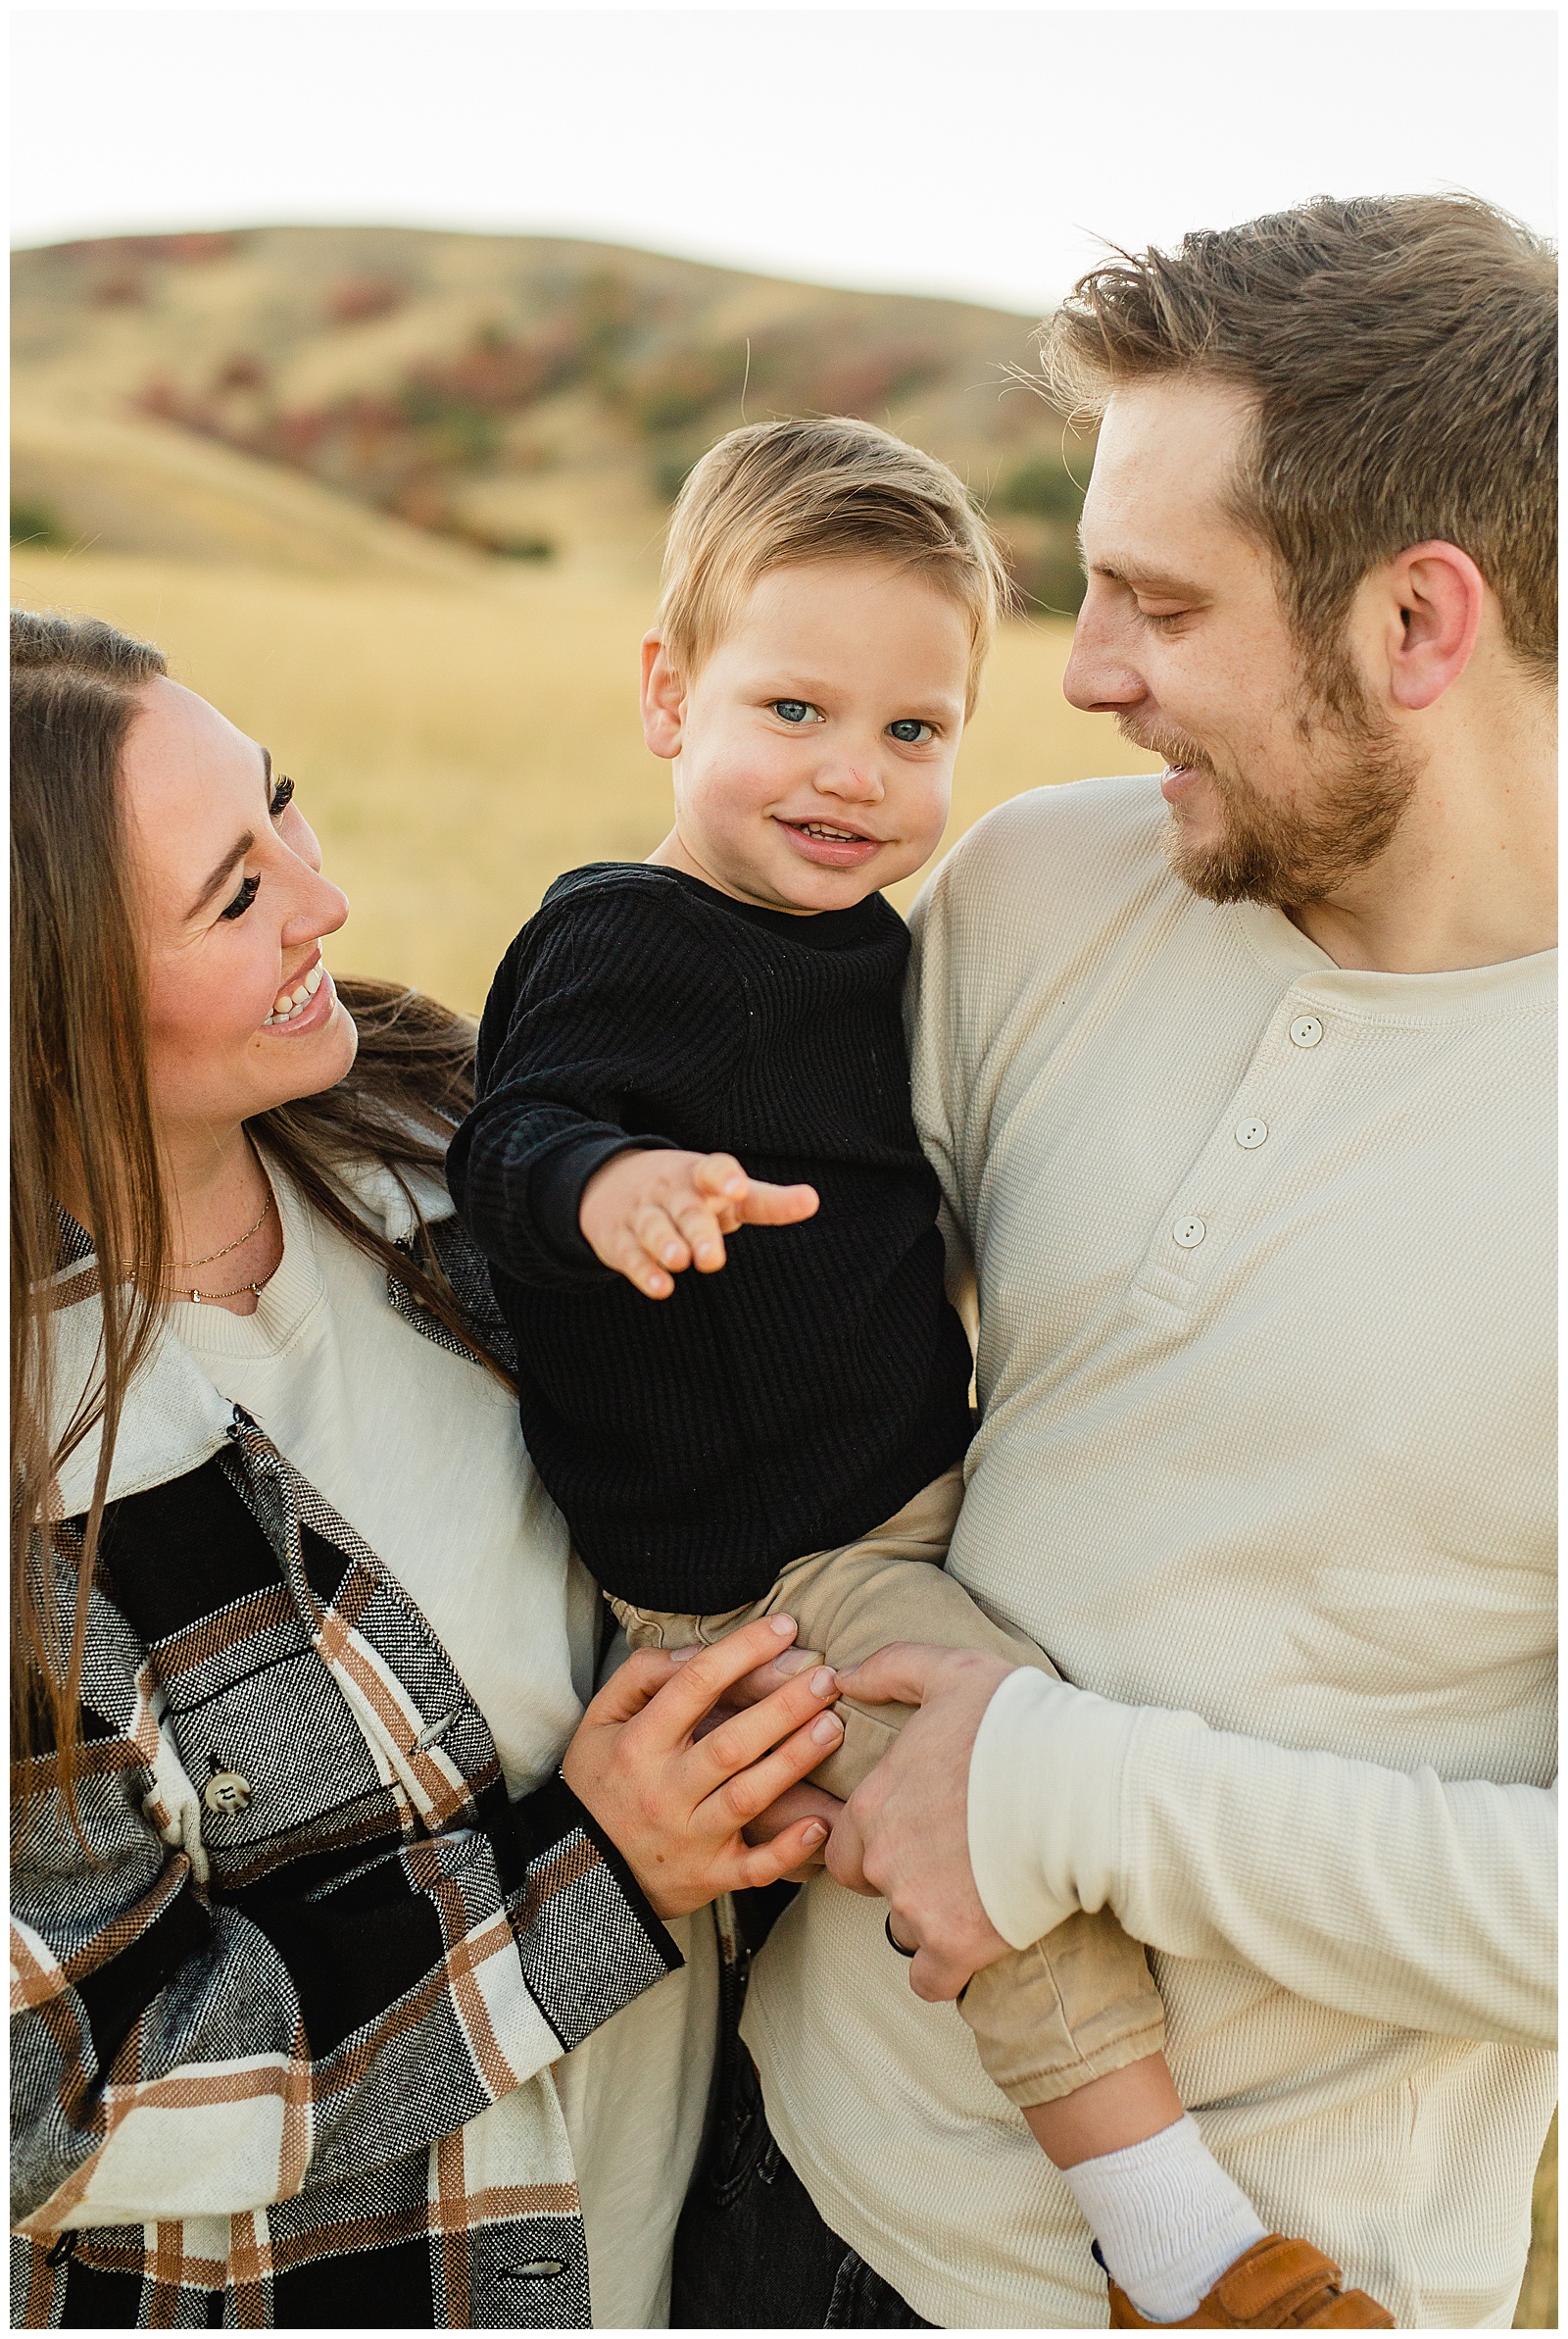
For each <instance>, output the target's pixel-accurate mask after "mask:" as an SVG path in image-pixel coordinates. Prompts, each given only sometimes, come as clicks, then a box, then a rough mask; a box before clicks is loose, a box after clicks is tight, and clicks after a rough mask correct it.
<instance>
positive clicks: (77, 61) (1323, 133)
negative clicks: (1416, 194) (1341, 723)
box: [11, 0, 1556, 310]
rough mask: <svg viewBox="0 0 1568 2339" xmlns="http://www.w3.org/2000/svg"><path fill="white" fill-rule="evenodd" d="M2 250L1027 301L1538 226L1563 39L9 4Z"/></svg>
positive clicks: (1551, 174)
mask: <svg viewBox="0 0 1568 2339" xmlns="http://www.w3.org/2000/svg"><path fill="white" fill-rule="evenodd" d="M11 23H12V28H13V59H14V65H13V77H12V87H13V92H14V100H13V102H14V106H15V111H16V129H15V137H14V144H13V168H14V174H15V190H16V191H15V196H14V208H13V219H12V233H13V240H14V241H15V242H17V243H23V244H31V243H43V242H48V241H53V240H55V239H57V238H60V237H65V236H72V235H94V234H105V233H119V232H126V231H131V230H138V229H166V228H175V227H192V226H229V225H244V224H264V223H272V222H279V221H308V222H317V221H319V222H335V221H354V222H367V223H390V224H401V225H411V226H456V227H471V228H482V229H499V230H508V231H521V232H527V231H535V232H545V233H557V234H581V235H591V236H599V237H604V238H606V239H609V240H611V241H615V242H627V243H635V244H641V245H644V246H647V247H650V248H652V249H656V250H662V251H669V252H678V253H683V254H687V255H689V256H691V257H694V258H698V259H707V260H717V261H722V262H726V263H729V264H732V265H739V266H745V267H753V268H759V269H763V270H766V271H769V272H771V273H774V274H787V275H799V276H805V277H809V278H814V279H816V280H818V281H829V282H837V283H848V284H862V285H868V286H873V287H886V288H908V289H912V290H918V291H930V292H941V293H954V294H958V295H962V296H967V297H970V298H975V299H988V300H995V301H998V302H1001V303H1003V304H1005V305H1007V306H1009V307H1014V308H1020V309H1027V310H1039V309H1043V308H1045V307H1046V306H1047V305H1048V304H1049V303H1050V302H1051V301H1052V300H1053V299H1054V297H1056V296H1057V295H1058V294H1059V293H1060V292H1061V291H1063V290H1064V289H1065V287H1066V285H1067V284H1068V283H1069V282H1070V281H1071V280H1072V278H1073V276H1074V275H1075V274H1077V273H1078V272H1079V270H1080V269H1082V268H1083V267H1084V266H1086V265H1087V264H1088V262H1089V260H1090V259H1091V258H1092V256H1093V254H1094V252H1095V250H1096V249H1097V248H1098V246H1097V241H1096V239H1097V238H1098V237H1102V236H1103V237H1108V238H1111V239H1113V240H1115V241H1118V242H1127V243H1132V244H1144V243H1148V242H1151V241H1158V240H1161V239H1163V238H1169V237H1173V236H1176V235H1179V234H1180V232H1181V231H1182V229H1183V228H1184V227H1188V226H1193V225H1218V224H1224V223H1225V222H1227V221H1232V220H1239V219H1246V218H1248V217H1250V215H1251V214H1253V213H1255V212H1259V211H1264V210H1269V209H1272V208H1276V207H1278V206H1280V205H1283V204H1287V203H1292V202H1295V201H1297V200H1299V198H1301V197H1303V196H1307V195H1312V194H1317V193H1321V192H1330V193H1337V194H1348V193H1363V192H1384V191H1404V190H1407V189H1413V188H1429V187H1443V186H1462V187H1468V188H1471V189H1473V190H1475V191H1477V192H1479V193H1481V194H1483V195H1486V196H1489V197H1490V198H1492V199H1493V200H1494V201H1495V202H1500V203H1502V204H1505V205H1506V206H1507V207H1508V208H1509V209H1510V210H1513V211H1516V212H1519V213H1520V214H1522V215H1523V216H1524V217H1525V218H1526V219H1528V220H1530V221H1531V222H1532V223H1533V224H1536V225H1538V226H1542V227H1545V228H1547V229H1551V228H1553V227H1554V225H1555V171H1554V165H1555V155H1556V126H1555V90H1556V67H1555V40H1556V20H1555V12H1554V11H1551V10H1547V9H1487V10H1472V9H1459V8H1451V9H1444V8H1436V9H1427V8H1394V9H1387V10H1378V9H1373V10H1368V9H1354V10H1341V9H1319V10H1299V9H1289V8H1278V9H1275V8H1262V9H1217V10H1186V9H1158V10H1152V11H1151V10H1136V9H1122V8H1117V7H1103V8H1099V9H1096V10H1094V11H1092V12H1091V11H1082V10H1054V9H1035V8H1017V7H1004V8H1000V9H985V8H968V9H962V10H954V9H943V8H912V9H910V8H887V7H872V8H867V9H840V8H830V9H815V8H809V7H796V8H791V9H777V8H763V7H757V8H753V7H749V6H731V7H711V8H699V9H689V10H669V9H659V8H632V9H625V8H622V9H601V8H597V7H593V6H580V7H577V8H574V9H570V10H532V9H515V8H477V9H450V8H448V9H440V10H433V9H422V8H401V9H400V8H393V9H387V8H376V7H354V6H351V7H345V8H338V9H330V10H318V9H304V8H288V7H272V8H261V9H258V8H246V7H232V8H231V7H227V6H225V5H222V4H221V0H217V4H215V0H202V4H201V5H200V6H193V7H186V8H173V9H166V10H150V9H139V8H110V9H98V10H87V9H77V8H73V7H54V8H49V9H32V10H19V11H16V12H14V13H13V16H12V19H11Z"/></svg>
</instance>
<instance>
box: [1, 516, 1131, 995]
mask: <svg viewBox="0 0 1568 2339" xmlns="http://www.w3.org/2000/svg"><path fill="white" fill-rule="evenodd" d="M14 575H15V591H16V597H17V598H18V600H19V601H22V602H24V603H26V604H28V605H30V606H33V607H45V608H67V609H72V610H77V611H87V612H90V613H91V614H93V615H95V616H99V617H105V618H109V619H112V620H113V621H114V622H116V623H117V624H121V625H124V626H126V627H128V628H129V629H130V631H132V632H134V633H137V634H140V635H142V636H143V637H144V638H147V639H150V640H153V641H156V642H157V643H158V644H159V645H160V647H161V648H163V649H164V650H165V651H167V653H168V655H169V658H170V661H171V665H172V672H173V673H174V674H175V676H176V678H177V679H178V680H180V681H183V682H188V683H189V684H190V685H191V687H192V688H193V689H196V690H199V691H201V692H202V693H203V694H204V695H205V696H206V697H209V698H211V699H212V700H213V701H214V702H215V704H216V705H218V706H219V707H221V709H222V710H223V712H224V714H226V715H228V716H229V717H230V718H231V719H232V720H233V721H234V722H237V723H239V724H240V725H241V726H242V728H244V729H245V730H247V731H249V732H251V733H252V735H253V736H254V737H256V738H258V739H260V740H262V741H263V742H264V743H265V744H266V745H267V746H268V747H270V750H271V752H272V759H273V762H274V764H275V765H276V767H277V768H278V770H280V771H286V772H288V773H290V774H291V775H292V777H293V779H294V781H295V785H296V788H297V791H298V799H299V802H300V804H301V806H302V807H303V809H304V811H305V812H306V815H307V817H308V818H309V819H310V821H312V823H313V824H314V826H315V827H316V829H317V831H318V833H319V836H320V838H321V843H322V848H323V851H324V854H325V866H326V869H327V871H328V873H329V874H330V875H332V876H333V877H335V878H336V879H338V880H339V882H341V884H342V885H343V887H344V889H345V891H346V892H347V893H348V895H349V898H350V900H351V902H352V903H353V915H352V918H351V920H350V922H349V925H348V927H347V929H346V930H345V932H344V933H343V934H342V936H341V937H337V938H334V939H333V940H332V941H331V942H330V943H329V945H328V957H329V960H330V962H331V963H332V964H333V965H334V966H336V967H338V968H341V969H343V970H346V971H349V972H354V973H365V974H385V975H393V976H398V977H401V978H402V979H404V980H407V981H409V982H413V983H417V985H418V986H419V987H420V988H421V989H424V990H427V991H430V992H433V993H434V994H435V995H436V996H437V997H439V998H442V999H446V1000H448V1001H450V1002H451V1003H452V1004H453V1005H455V1006H460V1007H465V1008H468V1009H470V1010H474V1011H477V1009H478V1008H479V1007H481V1006H482V1005H483V1002H484V996H485V992H486V989H487V987H488V985H489V980H490V975H491V971H492V970H493V969H494V967H495V964H496V962H497V960H498V959H499V958H500V956H501V953H502V951H503V950H504V949H505V947H506V945H507V943H508V942H509V941H510V940H511V939H512V936H513V934H514V933H515V931H516V929H517V927H518V926H519V925H520V924H521V923H522V921H523V920H524V919H525V918H527V917H529V916H530V915H531V913H532V912H533V911H534V910H535V909H536V908H537V907H538V903H539V899H540V896H541V894H542V893H543V892H544V889H545V887H546V886H547V885H548V884H549V882H550V880H551V878H552V877H554V876H557V875H559V874H560V872H561V871H563V870H567V869H572V868H574V867H576V866H577V865H578V864H579V863H581V862H584V861H594V860H611V861H614V860H628V861H629V860H641V859H642V858H643V857H644V855H646V854H648V853H650V852H651V851H652V850H653V848H654V846H655V845H656V844H657V843H658V842H659V840H660V838H661V837H662V835H663V833H664V831H665V829H666V827H667V826H668V806H669V780H668V774H667V772H666V771H665V769H664V767H663V766H662V765H661V764H659V763H657V762H656V761H655V759H654V758H653V757H652V756H650V755H649V753H648V751H647V749H646V748H645V747H644V745H643V741H642V730H641V725H640V723H639V721H638V715H637V648H638V642H639V640H640V638H641V636H642V633H643V630H644V628H645V626H646V625H647V623H648V622H649V617H650V615H651V601H650V598H648V597H643V596H639V595H637V594H636V593H634V592H633V591H630V590H618V589H617V590H615V591H613V592H609V593H607V592H602V591H595V590H592V589H590V588H586V587H572V586H570V585H568V584H566V583H564V582H560V581H556V580H554V579H552V578H550V577H548V576H535V575H531V574H529V575H509V576H506V577H504V578H498V579H495V580H494V581H492V579H491V577H490V575H489V574H488V573H487V572H483V571H479V572H477V573H476V574H475V575H474V577H473V579H472V581H471V582H469V581H468V580H467V579H466V578H464V577H454V578H453V579H450V580H441V581H439V582H436V581H432V582H431V583H430V584H428V585H425V584H422V583H417V582H416V583H408V582H404V581H401V580H399V579H396V578H392V579H383V578H381V577H379V576H367V575H363V574H354V575H347V576H338V577H327V578H322V577H306V576H300V575H297V574H283V573H278V572H270V571H268V570H263V569H240V568H234V569H226V568H221V567H218V566H211V567H209V566H201V567H197V566H194V565H188V564H183V563H178V562H173V561H167V562H165V561H154V560H146V559H134V558H129V557H118V556H105V555H97V554H93V553H85V554H81V555H77V556H66V557H59V556H55V555H52V554H46V553H37V552H23V553H21V554H19V555H18V556H17V557H16V560H15V570H14ZM1068 639H1069V632H1068V628H1067V626H1066V625H1065V624H1056V623H1053V624H1050V625H1016V626H1011V627H1009V628H1008V629H1007V630H1006V631H1005V634H1004V636H1003V638H1002V640H1001V642H1000V643H999V645H998V648H997V651H996V655H995V657H994V659H993V662H992V665H991V668H990V671H989V672H988V674H987V677H986V688H985V695H984V698H983V700H982V703H981V706H980V710H979V712H978V714H977V715H976V717H975V721H974V724H973V728H972V730H971V731H970V733H969V735H968V737H967V738H966V740H965V742H964V745H963V749H962V752H961V754H960V757H959V762H958V778H957V788H956V797H955V803H954V814H953V822H952V826H951V827H950V829H949V832H948V834H949V841H950V842H951V841H952V840H953V839H954V838H956V836H958V835H959V834H961V832H962V830H963V829H965V828H966V827H968V825H969V824H970V822H971V821H974V820H976V819H978V817H979V816H980V814H981V813H983V812H985V811H987V810H988V809H989V808H990V807H991V806H992V805H994V804H998V803H1000V802H1001V801H1002V800H1003V799H1004V798H1005V797H1007V796H1011V795H1016V794H1017V793H1018V792H1019V791H1020V790H1021V789H1024V788H1030V787H1037V786H1039V785H1041V784H1042V783H1044V782H1048V781H1054V780H1063V779H1077V778H1081V777H1083V776H1084V775H1085V774H1086V773H1089V772H1095V771H1129V770H1141V769H1151V770H1152V769H1154V768H1155V767H1154V764H1153V760H1152V758H1150V757H1147V756H1143V755H1141V754H1139V752H1138V751H1137V750H1136V749H1133V748H1130V747H1128V746H1127V745H1125V743H1124V742H1123V741H1122V740H1121V739H1120V738H1119V737H1118V735H1117V733H1116V731H1115V728H1114V726H1113V725H1112V724H1111V723H1110V722H1109V721H1108V720H1106V719H1105V718H1103V717H1096V716H1086V715H1080V714H1078V713H1076V712H1075V711H1074V710H1073V709H1072V708H1070V707H1068V706H1067V705H1066V704H1065V702H1064V701H1063V699H1062V697H1061V693H1060V687H1059V683H1060V675H1061V668H1062V663H1063V660H1064V658H1065V655H1066V649H1067V642H1068ZM916 890H917V883H910V884H907V885H906V886H903V887H900V888H899V889H898V891H897V893H896V895H895V898H896V899H897V900H898V901H899V903H900V906H901V907H907V902H908V900H909V899H912V896H913V894H914V892H915V891H916Z"/></svg>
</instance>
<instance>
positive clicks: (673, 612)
mask: <svg viewBox="0 0 1568 2339" xmlns="http://www.w3.org/2000/svg"><path fill="white" fill-rule="evenodd" d="M832 560H880V561H891V562H893V563H894V564H895V565H896V566H898V567H900V568H907V569H911V570H914V571H916V572H918V573H919V574H921V575H922V576H925V577H927V578H929V580H930V582H931V583H932V584H934V585H935V586H937V588H938V589H939V590H940V591H942V592H944V593H947V594H949V595H950V596H951V598H952V599H953V600H955V601H956V602H957V603H958V605H959V607H960V608H961V609H963V610H964V612H965V613H966V615H967V617H968V620H969V629H970V655H969V710H970V712H971V713H972V712H973V710H974V700H975V695H976V692H977V691H978V689H979V684H980V670H981V668H982V667H983V666H984V664H985V659H986V653H987V651H988V650H989V649H990V647H991V640H992V636H993V634H994V633H995V631H996V624H997V618H998V615H999V613H1000V612H1002V611H1005V610H1006V609H1007V608H1008V607H1009V606H1010V604H1011V590H1010V587H1009V586H1008V583H1007V577H1006V572H1005V569H1004V567H1003V563H1002V556H1001V554H1000V553H999V552H998V550H997V547H996V543H995V541H994V539H993V537H992V535H991V531H990V529H989V528H988V527H987V525H986V523H985V521H984V520H983V519H982V518H981V516H980V514H979V513H978V512H977V511H976V509H975V507H974V505H973V504H972V503H971V502H970V501H969V498H968V496H967V494H966V493H965V492H964V488H963V484H962V482H961V480H960V479H959V478H958V477H957V475H956V473H954V472H951V471H949V469H948V467H947V465H946V464H945V463H939V462H938V461H937V459H936V457H935V456H934V455H927V454H926V453H925V452H924V451H923V449H921V448H919V447H911V446H910V445H909V444H908V443H907V441H906V440H905V439H902V438H895V437H893V435H892V433H891V432H889V431H886V430H879V429H878V428H877V427H876V424H875V423H859V422H855V421H851V420H848V419H846V418H842V417H829V418H827V419H824V420H821V421H817V422H803V423H750V424H748V425H747V426H746V427H745V428H743V429H740V430H732V431H730V432H729V434H728V435H727V437H724V438H721V439H720V440H719V442H718V444H717V445H716V446H714V447H710V448H709V450H708V453H707V454H706V455H705V456H704V457H703V459H702V461H701V462H700V463H699V464H698V466H697V468H696V470H695V471H694V472H693V473H692V474H691V476H690V478H689V479H688V480H687V481H686V484H685V486H684V487H683V488H682V489H681V492H680V500H679V501H678V502H677V504H676V506H675V510H674V513H673V515H672V516H671V519H670V523H669V539H668V542H667V544H666V546H665V550H664V586H663V593H662V598H661V600H660V604H659V626H660V631H661V632H662V635H663V639H664V650H665V655H666V656H667V658H668V660H669V663H670V665H671V666H672V667H673V668H674V669H675V672H677V673H679V674H682V675H686V676H690V675H691V674H693V673H695V672H696V671H697V669H698V668H699V667H700V666H701V665H702V663H703V661H704V660H705V659H706V658H707V657H709V656H710V655H711V652H712V651H713V650H714V649H715V648H716V647H717V645H718V643H719V642H720V641H721V640H722V639H723V636H724V633H725V631H726V629H727V628H728V626H729V625H730V624H731V623H733V622H734V619H735V616H736V613H737V611H738V610H739V609H740V607H741V604H742V603H743V602H744V601H745V599H746V596H747V595H748V593H750V591H751V589H752V587H753V586H754V585H755V584H756V583H757V582H758V580H759V578H760V577H761V576H763V575H765V574H766V573H767V572H768V571H769V570H772V569H784V568H791V567H795V566H799V565H802V564H804V563H806V562H809V561H832Z"/></svg>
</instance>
